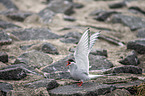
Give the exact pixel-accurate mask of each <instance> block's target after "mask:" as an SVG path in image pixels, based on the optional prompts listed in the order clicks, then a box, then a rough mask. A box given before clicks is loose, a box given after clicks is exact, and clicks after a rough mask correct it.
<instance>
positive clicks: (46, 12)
mask: <svg viewBox="0 0 145 96" xmlns="http://www.w3.org/2000/svg"><path fill="white" fill-rule="evenodd" d="M38 15H39V16H40V20H41V22H43V23H46V24H48V23H50V22H51V21H52V19H53V17H54V16H55V13H54V12H53V11H52V10H50V9H49V8H45V9H43V10H41V11H40V12H39V13H38Z"/></svg>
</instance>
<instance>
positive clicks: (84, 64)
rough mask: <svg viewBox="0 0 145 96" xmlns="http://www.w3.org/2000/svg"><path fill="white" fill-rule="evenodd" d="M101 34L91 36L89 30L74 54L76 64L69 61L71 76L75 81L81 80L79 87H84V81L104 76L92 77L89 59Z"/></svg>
mask: <svg viewBox="0 0 145 96" xmlns="http://www.w3.org/2000/svg"><path fill="white" fill-rule="evenodd" d="M99 34H100V32H96V33H94V34H93V35H91V36H90V30H89V29H87V30H86V31H85V32H84V33H83V35H82V37H81V39H80V41H79V43H78V45H77V47H76V50H75V52H74V57H75V62H76V63H75V62H71V61H68V65H70V74H71V76H72V77H73V78H74V79H75V80H81V83H79V86H81V85H82V83H83V81H86V80H89V79H91V78H96V77H100V76H103V75H90V74H89V58H88V55H89V53H90V51H91V49H92V47H93V45H94V44H95V41H96V40H97V37H98V35H99Z"/></svg>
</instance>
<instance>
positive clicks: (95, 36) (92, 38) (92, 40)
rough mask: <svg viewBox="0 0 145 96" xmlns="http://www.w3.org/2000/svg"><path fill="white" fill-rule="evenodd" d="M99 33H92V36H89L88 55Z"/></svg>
mask: <svg viewBox="0 0 145 96" xmlns="http://www.w3.org/2000/svg"><path fill="white" fill-rule="evenodd" d="M100 32H101V31H99V32H96V33H94V34H93V35H91V37H90V42H89V53H90V51H91V50H92V47H93V46H94V44H95V41H96V40H97V37H98V35H99V34H100Z"/></svg>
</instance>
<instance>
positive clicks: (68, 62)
mask: <svg viewBox="0 0 145 96" xmlns="http://www.w3.org/2000/svg"><path fill="white" fill-rule="evenodd" d="M71 62H75V61H74V60H73V59H68V61H67V65H66V66H68V65H70V64H71Z"/></svg>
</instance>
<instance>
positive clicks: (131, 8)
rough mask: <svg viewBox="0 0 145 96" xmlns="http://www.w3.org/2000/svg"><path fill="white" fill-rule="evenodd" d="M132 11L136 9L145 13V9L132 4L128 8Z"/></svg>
mask: <svg viewBox="0 0 145 96" xmlns="http://www.w3.org/2000/svg"><path fill="white" fill-rule="evenodd" d="M128 9H129V10H130V11H135V13H136V12H140V13H142V14H144V15H145V10H142V9H141V8H139V7H137V6H131V7H129V8H128Z"/></svg>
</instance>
